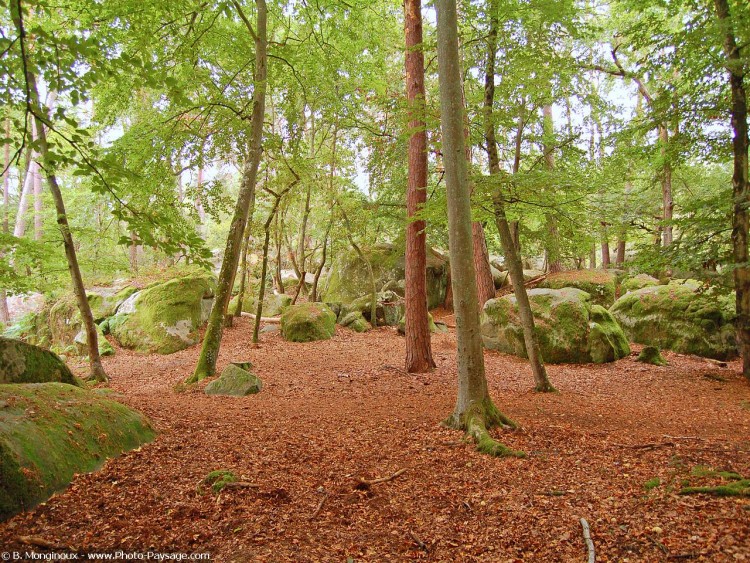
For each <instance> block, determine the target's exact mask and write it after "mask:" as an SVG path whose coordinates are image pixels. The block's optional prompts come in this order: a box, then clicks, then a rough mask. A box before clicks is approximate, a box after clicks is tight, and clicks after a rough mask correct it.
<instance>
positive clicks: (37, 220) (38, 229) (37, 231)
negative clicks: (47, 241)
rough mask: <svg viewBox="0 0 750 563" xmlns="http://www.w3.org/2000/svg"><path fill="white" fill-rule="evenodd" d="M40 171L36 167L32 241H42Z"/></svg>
mask: <svg viewBox="0 0 750 563" xmlns="http://www.w3.org/2000/svg"><path fill="white" fill-rule="evenodd" d="M42 193H43V192H42V171H41V170H40V169H39V167H38V166H37V167H36V170H35V173H34V240H37V241H38V240H42V226H43V224H44V222H43V217H42V205H43V203H42V201H43V200H42Z"/></svg>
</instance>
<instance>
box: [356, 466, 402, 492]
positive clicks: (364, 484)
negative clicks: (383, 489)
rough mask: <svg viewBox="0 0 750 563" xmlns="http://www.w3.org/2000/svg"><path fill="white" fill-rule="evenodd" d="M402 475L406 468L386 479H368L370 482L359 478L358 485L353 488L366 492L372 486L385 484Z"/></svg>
mask: <svg viewBox="0 0 750 563" xmlns="http://www.w3.org/2000/svg"><path fill="white" fill-rule="evenodd" d="M404 473H406V468H403V469H399V470H398V471H396V472H395V473H394V474H393V475H389V476H388V477H378V478H377V479H370V480H368V479H363V478H362V477H360V478H359V479H357V481H358V483H357V486H356V487H355V488H357V489H363V490H367V489H369V488H370V487H371V486H372V485H378V484H380V483H387V482H388V481H393V480H394V479H395V478H396V477H398V476H399V475H403V474H404Z"/></svg>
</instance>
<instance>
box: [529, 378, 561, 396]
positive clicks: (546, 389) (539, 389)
mask: <svg viewBox="0 0 750 563" xmlns="http://www.w3.org/2000/svg"><path fill="white" fill-rule="evenodd" d="M534 392H536V393H559V391H558V390H557V389H555V387H554V386H553V385H552V384H551V383H550V382H549V381H547V382H546V383H544V384H543V385H537V386H536V387H534Z"/></svg>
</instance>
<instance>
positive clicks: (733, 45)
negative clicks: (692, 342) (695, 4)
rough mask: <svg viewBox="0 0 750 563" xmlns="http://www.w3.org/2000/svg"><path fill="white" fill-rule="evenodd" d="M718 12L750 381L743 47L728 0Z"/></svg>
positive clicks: (749, 191)
mask: <svg viewBox="0 0 750 563" xmlns="http://www.w3.org/2000/svg"><path fill="white" fill-rule="evenodd" d="M715 5H716V15H717V16H718V18H719V22H720V23H721V24H722V26H723V29H724V32H725V35H724V54H725V55H726V57H727V59H728V61H727V69H728V71H729V85H730V88H731V90H732V105H731V108H732V109H731V116H732V118H731V122H732V130H733V132H734V138H733V139H732V152H733V155H734V169H733V173H732V192H733V201H734V212H733V215H732V247H733V254H734V262H735V269H734V287H735V291H736V294H737V297H736V301H735V307H736V313H737V321H736V323H737V324H736V326H737V340H738V341H739V346H740V353H741V355H742V373H743V374H744V375H745V377H746V378H748V380H750V267H748V265H747V264H748V228H749V227H750V217H749V216H748V207H750V185H748V125H747V94H746V91H745V84H744V80H745V74H744V71H743V64H742V58H741V57H740V47H739V46H738V45H737V41H736V39H735V36H734V29H733V26H732V22H731V15H730V13H729V4H728V2H727V0H715Z"/></svg>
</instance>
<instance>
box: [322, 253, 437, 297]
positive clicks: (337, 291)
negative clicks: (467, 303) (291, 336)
mask: <svg viewBox="0 0 750 563" xmlns="http://www.w3.org/2000/svg"><path fill="white" fill-rule="evenodd" d="M363 253H364V254H365V257H366V258H367V260H368V261H369V262H370V264H371V266H372V269H373V274H374V275H375V290H376V292H380V291H382V290H383V289H384V286H386V285H387V284H388V282H391V281H395V282H399V281H400V280H403V279H404V276H405V274H404V263H405V258H404V251H403V248H397V247H396V246H394V245H391V244H383V245H378V246H375V247H372V248H370V249H364V250H363ZM447 282H448V261H447V260H446V259H445V258H444V257H443V256H442V255H441V254H440V253H438V252H437V251H435V250H434V249H429V248H428V250H427V301H428V304H429V307H430V308H434V307H437V306H439V305H440V304H441V303H442V302H443V299H444V298H445V289H446V287H447ZM323 287H324V289H323V291H322V297H323V301H325V302H331V303H344V304H346V303H351V302H352V301H354V300H355V299H358V298H360V297H363V296H365V295H369V294H370V293H371V291H372V288H371V284H370V275H369V271H368V268H367V264H366V263H365V262H364V261H363V260H362V259H361V258H360V257H359V255H358V254H357V253H356V252H354V251H353V250H350V251H347V252H344V253H341V254H340V255H339V257H338V258H337V260H336V261H335V262H334V264H333V267H332V268H331V271H330V273H329V275H328V277H327V278H326V280H325V282H324V284H323Z"/></svg>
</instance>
